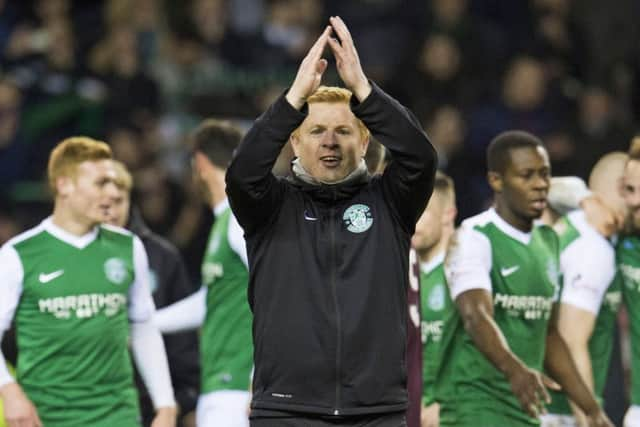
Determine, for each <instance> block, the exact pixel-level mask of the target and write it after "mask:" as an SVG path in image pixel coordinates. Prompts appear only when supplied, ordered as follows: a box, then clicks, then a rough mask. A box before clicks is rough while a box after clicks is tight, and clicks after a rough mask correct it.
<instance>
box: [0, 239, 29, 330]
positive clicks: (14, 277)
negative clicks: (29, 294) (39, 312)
mask: <svg viewBox="0 0 640 427" xmlns="http://www.w3.org/2000/svg"><path fill="white" fill-rule="evenodd" d="M0 278H1V279H0V333H2V331H5V330H7V329H9V328H10V326H11V322H12V321H13V316H14V314H15V312H16V307H17V306H18V303H19V302H20V296H21V295H22V280H23V278H24V271H23V268H22V262H21V261H20V257H19V256H18V252H17V251H16V250H15V248H14V247H13V246H11V245H8V244H7V245H4V246H3V247H2V248H0Z"/></svg>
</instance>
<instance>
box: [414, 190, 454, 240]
mask: <svg viewBox="0 0 640 427" xmlns="http://www.w3.org/2000/svg"><path fill="white" fill-rule="evenodd" d="M445 212H446V196H445V195H444V194H443V193H442V192H441V191H434V192H433V194H432V196H431V199H429V204H428V205H427V208H426V209H425V210H424V212H423V213H422V215H421V216H420V218H419V219H418V222H417V223H416V231H415V233H414V234H413V237H412V238H411V245H412V246H413V247H414V248H415V249H416V250H417V251H418V252H423V251H428V250H429V249H431V248H433V247H434V246H435V245H437V244H438V242H439V241H440V239H441V238H442V231H443V228H444V225H445V222H446V220H447V216H446V215H445Z"/></svg>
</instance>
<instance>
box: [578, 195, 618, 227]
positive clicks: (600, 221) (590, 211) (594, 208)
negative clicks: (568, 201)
mask: <svg viewBox="0 0 640 427" xmlns="http://www.w3.org/2000/svg"><path fill="white" fill-rule="evenodd" d="M580 207H581V208H582V209H583V210H584V212H585V215H586V217H587V221H588V222H589V224H591V225H592V226H593V227H594V228H595V229H596V230H598V232H599V233H600V234H602V235H603V236H604V237H610V236H611V235H613V234H615V233H617V232H618V231H619V230H620V229H621V228H622V226H623V224H624V215H623V214H622V213H620V212H616V211H615V210H614V209H611V208H610V207H609V206H607V205H606V204H605V203H604V202H603V201H602V200H600V198H599V197H598V196H595V195H594V196H589V197H585V198H584V199H583V200H582V201H581V202H580Z"/></svg>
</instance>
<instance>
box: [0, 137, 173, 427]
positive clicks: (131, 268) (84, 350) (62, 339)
mask: <svg viewBox="0 0 640 427" xmlns="http://www.w3.org/2000/svg"><path fill="white" fill-rule="evenodd" d="M110 159H111V150H110V149H109V147H108V145H107V144H105V143H104V142H100V141H96V140H93V139H91V138H87V137H73V138H68V139H66V140H64V141H62V142H61V143H60V144H59V145H58V146H57V147H56V148H55V149H54V150H53V151H52V153H51V155H50V158H49V165H48V178H49V184H50V186H51V190H52V192H53V195H54V209H53V214H52V215H51V216H50V217H49V218H47V219H45V220H44V221H43V222H42V223H40V224H39V225H37V226H36V227H34V228H32V229H30V230H28V231H26V232H24V233H22V234H20V235H18V236H16V237H15V238H13V239H12V240H10V241H9V242H7V243H6V244H5V245H4V246H3V247H2V249H0V277H2V283H1V285H0V333H1V332H2V331H4V330H6V329H8V328H9V326H10V324H11V322H12V321H13V322H15V324H16V329H17V342H18V349H19V355H18V366H17V375H16V379H17V381H16V379H14V378H13V377H12V376H11V375H10V374H9V373H8V371H7V369H6V365H5V362H4V358H3V357H2V355H1V354H0V396H1V397H2V398H3V400H4V403H5V417H6V419H7V422H8V424H9V426H10V427H14V426H20V427H33V426H42V425H45V426H47V427H50V426H54V427H55V426H65V427H71V426H89V425H90V426H94V427H96V426H104V427H112V426H116V425H117V426H131V427H134V426H139V425H140V424H139V410H138V404H137V398H136V392H135V389H134V387H133V379H132V371H131V362H130V358H129V351H128V342H129V339H131V347H132V352H133V356H134V358H135V360H136V363H137V365H138V367H139V368H140V371H141V373H142V376H143V378H144V379H145V382H146V384H147V387H148V388H149V391H150V393H151V395H152V396H153V400H154V403H155V406H156V408H157V416H156V418H155V420H154V424H153V426H154V427H161V426H162V427H165V426H173V425H175V408H174V405H175V404H174V398H173V390H172V387H171V381H170V377H169V371H168V368H167V361H166V356H165V351H164V346H163V343H162V339H161V337H160V334H159V333H158V331H157V329H156V328H155V326H154V325H153V323H152V321H151V320H152V314H153V311H154V305H153V300H152V299H151V294H150V292H149V283H148V266H147V255H146V253H145V251H144V248H143V246H142V243H141V242H140V240H139V239H138V238H137V237H136V236H134V235H133V234H131V233H129V232H127V231H126V230H123V229H121V228H116V227H111V226H104V225H100V224H101V222H102V221H104V220H105V219H106V218H107V216H108V214H109V210H110V209H111V205H112V201H113V197H114V195H115V194H117V188H116V182H115V177H116V173H115V171H114V169H113V166H112V163H111V160H110Z"/></svg>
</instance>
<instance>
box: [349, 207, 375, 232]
mask: <svg viewBox="0 0 640 427" xmlns="http://www.w3.org/2000/svg"><path fill="white" fill-rule="evenodd" d="M342 220H343V221H344V224H345V225H346V226H347V230H349V231H350V232H352V233H363V232H365V231H367V230H368V229H369V228H370V227H371V224H373V214H372V213H371V208H369V206H367V205H361V204H356V205H351V206H349V208H348V209H347V210H346V211H344V215H342Z"/></svg>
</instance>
